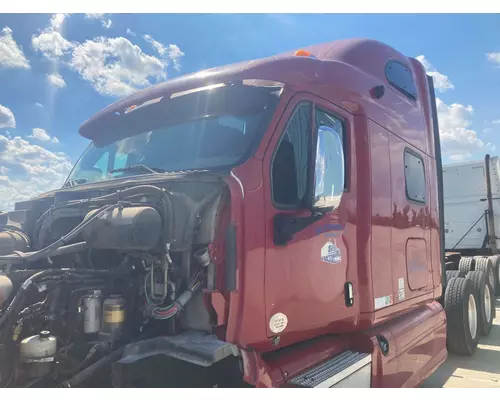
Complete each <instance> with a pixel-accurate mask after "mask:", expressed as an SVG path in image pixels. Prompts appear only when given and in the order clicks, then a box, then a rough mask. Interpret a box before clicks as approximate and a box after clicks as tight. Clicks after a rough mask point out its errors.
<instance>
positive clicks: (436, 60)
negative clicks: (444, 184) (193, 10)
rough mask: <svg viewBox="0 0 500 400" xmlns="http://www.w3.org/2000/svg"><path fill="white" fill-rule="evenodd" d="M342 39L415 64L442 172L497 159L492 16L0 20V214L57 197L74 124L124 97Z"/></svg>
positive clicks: (499, 114) (496, 43) (75, 145)
mask: <svg viewBox="0 0 500 400" xmlns="http://www.w3.org/2000/svg"><path fill="white" fill-rule="evenodd" d="M350 37H368V38H372V39H377V40H380V41H383V42H385V43H387V44H389V45H391V46H393V47H395V48H397V49H398V50H399V51H401V52H403V53H404V54H406V55H408V56H414V57H416V56H420V57H419V59H420V60H421V61H422V62H423V63H424V65H425V66H426V68H427V69H428V71H429V73H430V74H432V75H433V76H434V78H435V82H436V86H437V87H438V89H439V90H438V97H439V101H438V107H439V117H440V125H441V126H440V128H441V135H442V141H443V152H444V156H445V161H446V162H452V161H462V160H467V159H474V158H481V157H482V156H483V155H484V153H486V152H490V153H491V154H496V152H497V149H500V139H499V137H500V136H499V135H500V100H499V93H498V92H499V89H500V16H499V15H464V14H462V15H410V14H408V15H394V14H393V15H363V14H359V15H332V14H327V15H323V14H309V15H298V14H293V15H283V14H270V15H265V14H241V15H239V14H226V15H216V14H215V15H194V14H191V15H189V14H184V15H183V14H177V15H168V14H156V15H154V14H149V15H148V14H104V15H103V14H97V15H96V14H93V15H92V14H91V15H85V14H70V15H56V14H33V15H30V14H0V210H2V209H5V208H11V207H12V206H13V203H14V202H15V201H19V200H22V199H26V198H29V197H30V196H32V195H34V194H36V193H38V192H40V191H45V190H48V189H51V188H53V187H57V186H58V185H60V184H61V182H62V181H63V180H64V178H65V176H66V175H67V173H68V171H69V169H70V168H71V165H72V164H74V162H76V160H77V159H78V157H79V155H80V154H81V152H82V151H83V150H84V149H85V147H86V146H87V144H88V142H87V141H86V140H85V139H83V138H81V137H79V135H78V133H77V131H78V127H79V126H80V124H81V123H82V122H83V121H84V120H85V119H87V118H88V117H90V116H91V115H92V114H93V113H95V112H97V111H99V110H100V109H102V108H103V107H105V106H106V105H108V104H110V103H111V102H113V101H115V100H116V99H118V98H120V97H123V96H124V95H125V94H127V93H130V92H132V91H133V90H136V89H138V88H142V87H145V86H147V85H149V84H152V83H155V82H157V81H162V80H164V79H170V78H173V77H175V76H179V75H181V74H185V73H189V72H194V71H198V70H201V69H205V68H210V67H214V66H218V65H223V64H228V63H233V62H237V61H242V60H247V59H254V58H259V57H266V56H270V55H273V54H275V53H280V52H283V51H287V50H291V49H296V48H300V47H302V46H306V45H310V44H316V43H321V42H328V41H333V40H337V39H342V38H350Z"/></svg>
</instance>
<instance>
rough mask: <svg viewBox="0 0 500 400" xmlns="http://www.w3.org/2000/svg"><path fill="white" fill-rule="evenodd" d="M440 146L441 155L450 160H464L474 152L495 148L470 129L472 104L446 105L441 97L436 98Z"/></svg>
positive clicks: (472, 111)
mask: <svg viewBox="0 0 500 400" xmlns="http://www.w3.org/2000/svg"><path fill="white" fill-rule="evenodd" d="M436 105H437V111H438V121H439V131H440V136H441V148H442V151H443V155H444V156H447V157H449V158H450V159H451V160H454V161H459V160H465V159H468V158H470V157H471V156H472V154H473V153H474V152H477V151H484V150H487V149H488V150H491V151H494V150H495V146H493V145H492V144H491V143H485V142H483V141H482V140H481V139H480V138H479V137H478V136H477V133H476V131H474V130H472V129H470V125H471V120H470V119H471V118H472V116H473V113H474V109H473V108H472V106H470V105H468V106H464V105H462V104H456V103H454V104H452V105H450V106H449V105H447V104H445V103H444V102H443V101H442V100H441V99H439V98H437V99H436Z"/></svg>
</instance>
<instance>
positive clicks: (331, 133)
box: [311, 126, 345, 211]
mask: <svg viewBox="0 0 500 400" xmlns="http://www.w3.org/2000/svg"><path fill="white" fill-rule="evenodd" d="M344 165H345V164H344V147H343V145H342V139H341V138H340V135H339V134H338V133H337V131H335V130H334V129H332V128H330V127H328V126H320V127H319V128H318V140H317V144H316V166H315V171H314V194H313V198H312V203H311V206H312V209H313V210H315V211H328V210H334V209H336V208H338V207H339V205H340V200H341V198H342V193H343V192H344V182H345V170H344Z"/></svg>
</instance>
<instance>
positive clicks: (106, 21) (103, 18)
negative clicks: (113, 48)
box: [85, 13, 113, 29]
mask: <svg viewBox="0 0 500 400" xmlns="http://www.w3.org/2000/svg"><path fill="white" fill-rule="evenodd" d="M85 18H87V19H95V20H98V21H101V25H102V27H103V28H106V29H109V28H111V25H112V23H113V21H111V20H110V19H109V18H107V17H106V14H101V13H94V14H91V13H90V14H85Z"/></svg>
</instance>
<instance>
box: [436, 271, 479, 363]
mask: <svg viewBox="0 0 500 400" xmlns="http://www.w3.org/2000/svg"><path fill="white" fill-rule="evenodd" d="M469 303H471V316H472V317H473V318H474V319H473V320H472V319H471V323H469V322H470V321H469ZM475 304H477V297H476V293H475V291H474V285H473V283H472V281H471V280H470V279H467V278H453V279H451V280H450V282H448V285H447V288H446V292H445V295H444V309H445V311H446V319H447V323H446V345H447V347H448V350H449V351H450V352H452V353H455V354H458V355H462V356H471V355H473V354H474V352H475V351H476V348H477V342H478V338H479V335H478V329H477V307H475V308H474V305H475ZM474 309H475V310H476V312H475V313H474ZM474 321H475V323H474Z"/></svg>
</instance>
